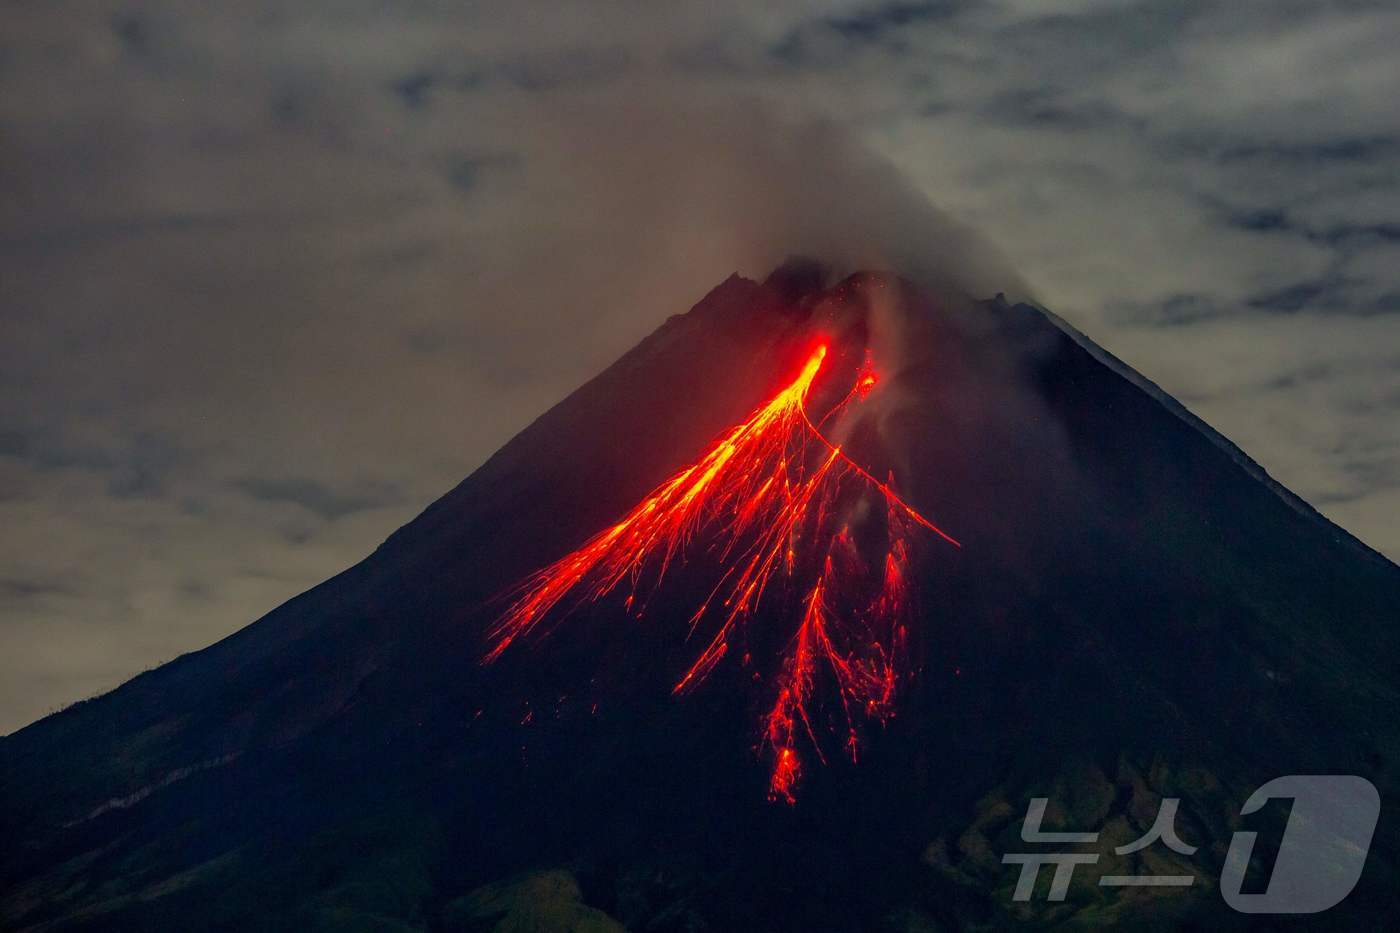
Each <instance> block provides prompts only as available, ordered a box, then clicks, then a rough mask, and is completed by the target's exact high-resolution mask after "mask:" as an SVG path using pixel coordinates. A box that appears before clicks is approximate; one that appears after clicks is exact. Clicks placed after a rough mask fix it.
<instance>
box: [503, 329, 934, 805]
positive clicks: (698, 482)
mask: <svg viewBox="0 0 1400 933" xmlns="http://www.w3.org/2000/svg"><path fill="white" fill-rule="evenodd" d="M826 356H827V347H826V346H825V345H824V344H823V345H820V346H818V347H817V348H816V349H815V350H814V351H813V353H812V355H811V356H810V357H809V358H808V359H807V361H806V363H805V364H804V365H803V367H802V370H801V372H800V373H798V375H797V377H796V378H795V379H793V380H792V382H791V383H789V384H788V385H787V387H785V388H784V389H783V390H782V391H781V392H779V393H778V394H777V395H775V396H774V397H773V398H772V399H771V400H770V401H769V402H768V403H767V404H765V405H763V406H762V407H760V408H759V409H757V410H756V411H755V412H754V413H753V414H751V415H750V416H749V418H748V419H747V420H746V421H744V422H743V423H742V424H740V425H738V426H736V427H734V428H733V429H731V430H730V431H729V432H728V433H726V434H725V435H724V436H722V437H721V438H720V439H719V440H718V441H716V442H715V444H714V445H713V446H712V447H711V448H710V450H709V451H708V452H707V453H706V454H705V455H704V456H703V457H702V458H701V459H700V460H699V461H698V462H696V463H695V464H693V465H692V466H689V467H687V468H685V469H684V470H681V471H680V472H679V473H677V474H675V475H674V476H672V477H671V478H670V479H668V480H666V481H665V482H663V483H662V484H661V485H660V486H658V487H657V488H656V489H655V490H653V491H652V492H651V493H650V494H649V495H647V496H646V498H644V499H643V500H642V501H641V502H640V503H638V504H637V506H636V507H635V508H633V509H632V511H630V512H628V513H627V515H625V516H623V518H622V519H620V520H619V521H618V522H617V523H616V524H614V525H612V526H611V527H609V528H606V529H604V530H602V531H600V532H599V533H598V534H596V535H594V536H593V537H592V538H590V539H589V540H588V541H586V542H584V544H583V545H582V546H580V547H579V548H578V549H577V550H575V551H573V552H571V553H569V554H566V555H565V556H564V557H562V558H560V559H559V560H557V561H555V562H554V563H552V564H550V565H549V566H547V567H544V568H542V569H541V570H538V571H536V572H535V573H533V574H531V575H530V576H529V577H527V578H526V579H525V580H524V581H522V583H521V584H520V585H519V586H518V587H517V589H516V590H515V591H514V593H515V595H514V598H513V601H512V602H511V603H510V604H509V606H508V607H507V609H506V611H505V612H504V614H503V615H502V616H501V618H500V619H499V620H498V622H497V623H496V625H495V626H494V627H493V628H492V630H491V632H490V637H491V639H492V641H493V642H494V644H493V645H492V647H491V649H490V651H489V652H488V653H487V655H486V659H485V660H486V662H488V663H489V662H491V661H494V660H495V659H497V658H498V657H500V655H501V654H502V653H503V652H505V651H506V649H508V648H509V647H510V646H511V645H512V644H513V643H514V642H516V641H517V640H519V639H521V638H523V637H525V636H528V635H530V634H531V633H532V632H535V631H536V630H537V629H539V628H540V626H541V625H542V624H543V623H544V622H545V621H546V620H547V619H548V618H550V617H551V616H557V615H559V614H562V611H563V610H562V609H560V607H561V603H564V602H565V600H566V599H568V600H570V601H569V603H568V605H567V606H565V607H563V609H567V608H571V607H572V606H575V605H578V604H580V603H584V602H591V601H596V600H598V599H600V598H602V597H603V596H605V595H606V594H608V593H611V592H613V591H614V590H615V589H617V588H618V587H619V586H620V585H622V584H623V583H624V581H626V582H627V583H628V584H629V586H630V587H631V590H630V592H629V595H628V596H627V598H626V602H625V605H626V607H627V609H628V610H631V609H632V608H633V606H634V603H635V600H636V597H637V595H638V593H637V588H638V585H639V583H640V581H641V580H642V578H643V574H644V573H645V575H646V580H647V581H648V584H649V587H650V589H651V591H655V589H656V588H657V587H659V586H660V585H661V582H662V579H663V578H664V577H665V575H666V571H667V569H668V568H669V567H670V566H671V565H672V563H673V562H674V561H675V560H677V559H678V558H680V557H682V556H683V554H684V552H685V551H686V549H687V547H688V546H691V545H692V544H693V543H699V539H700V538H701V536H702V535H703V539H704V540H703V543H704V546H705V547H706V548H707V549H708V550H709V551H710V552H711V553H713V554H715V555H717V556H718V557H719V559H720V561H721V565H722V568H723V569H722V571H721V572H720V574H719V579H718V580H717V581H716V583H715V586H714V588H713V590H712V591H711V592H710V595H709V596H708V598H706V599H705V600H704V601H703V602H702V603H701V604H700V606H699V607H697V608H696V610H695V612H694V613H693V615H692V616H691V620H690V628H691V631H692V632H694V631H695V630H696V628H698V627H699V626H700V624H701V623H702V621H705V620H712V621H713V624H715V631H714V634H713V635H712V636H711V638H710V640H709V641H708V643H707V644H706V646H705V648H704V649H703V650H702V651H701V652H700V654H699V656H698V657H697V658H696V659H695V661H694V663H693V664H692V665H691V666H690V668H689V669H688V670H687V671H686V672H685V673H684V675H683V676H681V678H680V679H679V680H678V681H677V683H676V685H675V692H677V693H680V692H683V691H686V690H689V689H691V688H693V687H694V686H696V685H697V684H699V683H700V682H702V681H703V680H704V679H705V677H706V676H707V675H708V674H709V673H710V672H711V671H713V670H714V669H715V667H716V665H718V664H719V662H720V661H721V659H723V658H724V657H725V656H726V655H727V654H728V653H729V650H730V646H731V645H732V644H733V642H734V637H735V636H736V634H737V633H738V632H739V631H740V630H741V629H742V627H743V626H744V625H745V624H746V623H747V622H748V621H749V620H750V619H751V618H752V617H753V615H754V613H755V612H756V610H757V608H758V606H759V604H760V601H761V600H763V598H764V595H765V593H766V592H767V591H768V590H769V588H770V584H772V583H773V581H774V579H775V577H781V578H782V580H783V583H784V586H783V587H782V589H783V590H784V592H785V593H787V592H801V593H804V594H805V595H804V596H803V598H802V599H801V604H800V609H801V615H800V619H799V621H798V624H797V629H796V631H795V633H794V635H793V636H792V639H791V642H790V645H789V647H788V648H787V649H786V650H785V654H784V656H783V658H782V659H781V660H780V664H779V670H778V673H777V674H776V676H775V681H776V688H777V690H776V697H775V699H774V702H773V705H772V706H771V708H770V710H769V712H768V713H767V714H766V716H765V717H764V722H763V727H762V728H763V739H762V743H763V745H764V746H765V747H766V748H767V749H768V750H769V751H770V752H771V754H772V758H773V762H772V772H771V776H770V781H769V789H770V796H772V797H773V798H774V799H776V800H783V801H786V802H788V803H791V802H793V801H794V800H795V796H794V794H795V790H796V787H797V784H798V782H799V781H800V779H801V776H802V760H801V757H800V754H799V752H798V749H797V746H798V744H799V742H800V741H801V738H802V736H805V737H806V738H807V740H808V741H809V742H810V744H811V746H812V748H813V749H814V750H815V752H816V754H817V756H818V758H819V759H822V760H825V759H824V756H823V755H822V751H821V741H820V740H819V738H818V729H817V728H816V726H815V724H814V723H813V719H812V717H813V709H814V704H815V699H816V697H817V694H818V691H819V689H820V687H821V684H823V683H828V684H831V685H832V686H833V687H834V689H835V693H836V694H837V696H838V697H839V700H840V708H841V710H842V715H843V719H844V723H845V727H846V732H847V734H846V738H845V747H846V750H847V751H848V753H849V754H850V755H851V757H852V758H853V759H854V758H855V756H856V752H857V747H858V744H859V735H858V727H857V723H858V719H857V715H859V716H862V717H865V718H869V719H875V720H877V721H881V722H883V721H885V720H886V719H888V718H889V716H890V715H892V714H893V701H894V695H895V688H896V682H897V679H898V678H897V674H896V656H897V654H898V651H899V649H900V647H901V645H902V643H903V640H904V638H905V633H906V631H907V629H906V627H905V623H906V621H907V617H908V615H909V613H910V611H911V606H910V594H909V586H908V578H909V562H910V550H911V546H912V544H913V541H912V538H913V532H914V529H915V528H916V527H917V528H922V529H924V530H927V531H931V532H933V533H934V534H936V535H938V536H939V537H941V538H942V539H943V540H945V541H947V542H949V543H951V544H953V545H957V541H955V540H954V539H953V538H952V537H950V536H949V535H948V534H946V533H945V532H944V531H942V530H941V529H940V528H938V527H937V526H936V525H934V524H933V522H931V521H929V520H928V519H927V518H925V517H924V516H923V515H921V514H920V513H919V512H918V511H916V510H915V509H914V508H913V507H912V506H910V505H909V504H908V503H906V502H905V501H904V500H903V499H901V498H900V497H899V496H898V495H897V494H896V493H895V491H894V489H893V487H892V484H891V483H890V482H881V481H879V480H877V479H876V478H875V477H874V476H872V475H871V474H870V473H869V472H868V471H866V470H865V469H864V468H863V467H861V466H860V465H859V464H857V463H856V462H855V461H853V460H852V459H851V458H850V457H848V456H847V455H846V454H845V453H844V452H843V451H842V450H841V448H840V447H839V446H838V445H835V444H833V443H831V442H830V441H829V440H828V439H827V438H826V437H825V436H824V435H823V434H822V432H821V426H823V425H825V424H826V423H827V421H829V420H831V419H833V418H839V417H840V415H841V414H842V413H843V412H844V411H845V409H846V408H847V407H848V406H849V405H850V404H852V403H853V402H857V401H859V400H861V399H864V398H865V397H866V396H867V395H868V394H869V393H870V391H871V390H872V389H873V388H874V387H875V385H876V384H877V379H876V376H875V373H874V372H873V371H871V370H870V368H869V367H868V366H867V367H866V368H865V369H863V370H862V371H861V372H860V373H858V374H857V376H856V380H855V384H854V385H853V386H852V388H851V390H850V391H849V392H848V393H847V395H846V396H845V398H844V399H842V401H841V402H839V403H838V404H837V405H836V406H834V407H833V408H832V410H831V411H829V412H828V413H827V415H826V416H825V417H824V418H823V419H822V420H821V422H820V424H814V423H813V422H812V421H811V419H810V418H809V417H808V415H807V412H806V409H805V405H806V402H807V398H808V395H809V394H810V392H811V389H812V384H813V382H814V381H815V380H816V377H817V374H818V372H820V371H821V368H822V365H823V363H824V361H825V359H826ZM853 486H858V487H859V489H857V490H855V492H856V493H857V494H859V495H866V496H868V495H870V494H878V495H879V498H880V501H882V502H883V504H884V523H883V524H884V536H885V539H886V542H887V543H886V547H885V553H884V557H883V561H882V565H881V566H880V568H879V571H878V573H876V572H872V571H871V570H870V569H869V568H868V567H867V566H866V562H865V561H863V560H862V559H861V555H860V552H859V548H857V546H856V545H855V543H854V542H853V540H852V537H851V534H850V531H849V528H848V526H847V523H846V521H845V519H844V518H843V515H844V513H845V512H846V511H849V508H850V505H851V495H852V487H853ZM777 598H778V597H775V600H776V599H777ZM556 610H560V612H556ZM639 614H640V611H639ZM823 672H825V673H823ZM823 678H825V679H823Z"/></svg>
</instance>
